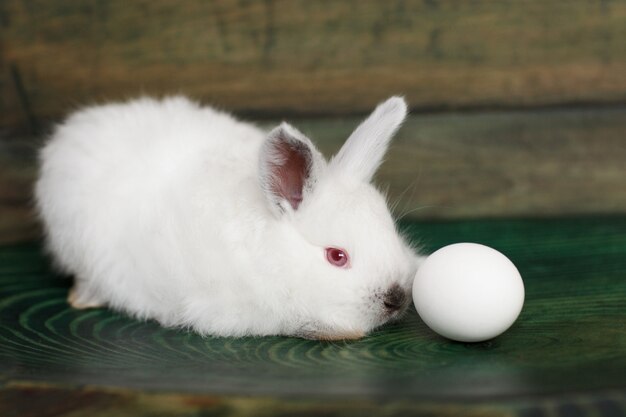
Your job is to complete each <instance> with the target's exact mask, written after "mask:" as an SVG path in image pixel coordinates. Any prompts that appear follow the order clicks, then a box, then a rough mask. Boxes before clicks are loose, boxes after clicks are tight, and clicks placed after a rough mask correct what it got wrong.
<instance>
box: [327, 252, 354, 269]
mask: <svg viewBox="0 0 626 417" xmlns="http://www.w3.org/2000/svg"><path fill="white" fill-rule="evenodd" d="M326 259H327V260H328V262H330V263H331V264H332V265H335V266H338V267H340V268H348V267H349V266H350V264H349V262H348V261H349V260H350V259H349V258H348V253H347V252H346V251H344V250H343V249H338V248H326Z"/></svg>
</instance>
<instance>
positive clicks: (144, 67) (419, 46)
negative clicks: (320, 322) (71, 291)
mask: <svg viewBox="0 0 626 417" xmlns="http://www.w3.org/2000/svg"><path fill="white" fill-rule="evenodd" d="M174 93H184V94H187V95H190V96H192V97H194V98H197V99H199V100H201V101H202V102H205V103H207V104H214V105H217V106H219V107H221V108H224V109H228V110H230V111H232V112H234V113H236V114H239V115H243V116H245V117H246V118H248V119H250V120H260V121H261V122H262V123H263V124H268V125H269V124H271V123H272V122H273V121H278V120H280V119H283V118H287V119H289V120H290V121H292V122H293V123H294V124H297V125H299V126H300V127H302V128H303V130H305V131H306V132H307V133H310V134H311V136H312V137H313V139H314V140H316V141H317V142H318V143H320V146H321V147H322V148H323V149H324V150H325V151H326V152H327V153H328V152H332V151H333V150H334V149H336V148H337V147H338V146H339V144H340V143H341V142H342V141H343V140H344V139H345V137H346V135H347V134H348V133H349V132H350V130H351V129H352V128H353V127H354V126H355V125H356V124H357V123H358V121H359V119H360V117H362V115H364V114H365V113H366V112H368V111H369V110H371V108H372V107H373V106H374V105H375V104H376V103H377V102H378V101H380V100H382V99H384V98H386V97H388V96H390V95H392V94H404V95H405V96H406V98H407V100H408V101H409V103H410V105H411V108H412V110H413V116H412V117H411V119H410V120H409V121H408V123H407V124H406V126H405V127H404V128H403V130H402V131H401V132H400V135H399V137H398V140H397V141H396V142H395V145H394V148H393V149H392V151H391V153H390V155H389V158H388V160H387V163H386V164H385V165H384V167H383V169H382V171H381V173H380V175H379V183H381V185H382V186H389V188H390V194H391V196H392V199H396V198H400V197H401V196H402V200H401V203H400V204H399V205H398V214H402V213H409V214H408V215H409V216H415V217H426V218H431V217H485V216H538V215H540V216H545V215H574V214H597V213H603V214H607V213H624V212H626V2H624V1H610V0H602V1H601V0H571V1H567V2H565V1H559V0H527V1H515V0H506V1H504V0H503V1H489V0H483V1H471V2H470V1H451V0H423V1H401V0H395V1H384V2H383V1H374V0H371V1H307V0H297V1H296V0H294V1H287V0H265V1H245V0H222V1H200V0H196V1H185V2H172V1H159V0H152V1H132V2H128V1H122V0H111V1H104V2H103V1H95V0H92V1H81V2H77V1H69V0H60V1H43V0H40V1H24V0H21V1H20V0H3V1H2V2H0V219H1V220H0V241H4V242H7V241H15V240H20V239H26V238H33V237H36V236H37V234H38V229H37V227H36V223H35V222H34V218H33V216H32V213H31V212H30V210H29V208H28V207H29V203H30V187H31V183H32V180H33V178H34V175H35V150H36V148H37V146H38V145H39V144H40V143H41V140H42V139H43V138H44V137H45V134H46V132H48V131H49V127H50V124H51V123H53V122H55V121H58V120H60V119H61V118H62V117H63V116H64V115H66V114H67V113H68V112H70V111H71V110H72V109H75V108H77V107H80V106H81V105H85V104H92V103H96V102H103V101H107V100H118V99H124V98H130V97H133V96H135V95H138V94H157V95H163V94H174Z"/></svg>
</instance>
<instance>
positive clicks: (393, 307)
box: [383, 284, 407, 313]
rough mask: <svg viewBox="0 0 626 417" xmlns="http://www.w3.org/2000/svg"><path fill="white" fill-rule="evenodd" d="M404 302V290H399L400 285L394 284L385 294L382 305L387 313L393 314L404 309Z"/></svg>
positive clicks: (405, 296)
mask: <svg viewBox="0 0 626 417" xmlns="http://www.w3.org/2000/svg"><path fill="white" fill-rule="evenodd" d="M406 300H407V295H406V293H405V292H404V290H403V289H402V288H400V285H398V284H394V285H392V286H391V288H389V290H387V292H386V293H385V296H384V299H383V303H384V304H385V308H386V309H387V311H389V312H390V313H393V312H396V311H398V310H400V309H401V308H402V307H404V304H405V303H406Z"/></svg>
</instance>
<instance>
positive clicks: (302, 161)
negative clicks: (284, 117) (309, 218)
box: [259, 123, 325, 215]
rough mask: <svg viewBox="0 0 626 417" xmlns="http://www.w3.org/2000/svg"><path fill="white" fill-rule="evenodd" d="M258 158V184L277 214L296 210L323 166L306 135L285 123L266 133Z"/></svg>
mask: <svg viewBox="0 0 626 417" xmlns="http://www.w3.org/2000/svg"><path fill="white" fill-rule="evenodd" d="M260 158H261V160H260V163H259V177H260V182H261V187H262V188H263V191H264V193H265V195H266V197H267V199H268V201H269V204H270V208H271V210H272V211H274V213H275V214H277V215H280V214H282V213H284V212H285V211H288V210H297V209H298V207H299V206H300V203H302V200H303V199H304V198H306V194H307V193H308V192H309V191H310V190H311V189H312V187H313V184H314V183H315V181H316V178H317V175H318V171H319V169H320V168H321V167H322V166H323V165H325V161H324V159H323V157H322V156H321V154H320V153H319V151H318V150H317V149H316V148H315V146H314V145H313V143H312V142H311V141H310V140H309V138H307V137H306V136H304V135H303V134H302V133H300V132H299V131H298V130H297V129H295V128H293V127H292V126H291V125H289V124H287V123H282V124H281V125H280V126H278V127H276V128H275V129H274V130H272V131H271V132H270V133H269V134H268V135H267V138H266V139H265V142H264V144H263V147H262V148H261V154H260Z"/></svg>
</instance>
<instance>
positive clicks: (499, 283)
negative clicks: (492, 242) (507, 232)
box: [413, 243, 524, 342]
mask: <svg viewBox="0 0 626 417" xmlns="http://www.w3.org/2000/svg"><path fill="white" fill-rule="evenodd" d="M413 302H414V303H415V308H416V309H417V312H418V314H419V315H420V317H421V318H422V320H424V322H425V323H426V324H427V325H428V327H430V328H431V329H432V330H434V331H435V332H437V333H439V334H440V335H442V336H444V337H447V338H449V339H452V340H457V341H460V342H480V341H484V340H488V339H491V338H494V337H496V336H498V335H499V334H501V333H503V332H504V331H505V330H507V329H508V328H509V327H511V325H512V324H513V322H515V320H516V319H517V317H518V316H519V314H520V312H521V311H522V306H523V305H524V283H523V282H522V277H521V276H520V273H519V271H518V270H517V268H516V267H515V265H513V263H512V262H511V261H510V260H509V259H508V258H507V257H506V256H504V255H503V254H501V253H500V252H498V251H497V250H495V249H492V248H490V247H488V246H484V245H479V244H477V243H456V244H454V245H449V246H445V247H443V248H441V249H439V250H438V251H436V252H434V253H433V254H432V255H430V256H429V257H428V258H426V260H425V261H424V263H423V264H422V265H421V266H420V268H419V270H418V271H417V274H416V276H415V281H414V282H413Z"/></svg>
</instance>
